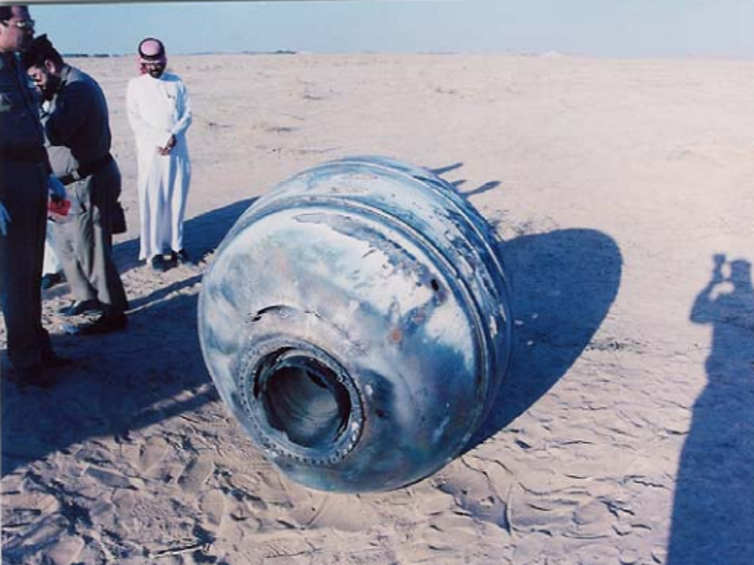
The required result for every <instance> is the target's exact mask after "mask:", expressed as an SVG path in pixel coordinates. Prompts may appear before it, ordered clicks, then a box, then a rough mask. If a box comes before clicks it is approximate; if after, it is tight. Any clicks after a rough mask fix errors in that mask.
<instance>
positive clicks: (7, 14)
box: [0, 4, 29, 22]
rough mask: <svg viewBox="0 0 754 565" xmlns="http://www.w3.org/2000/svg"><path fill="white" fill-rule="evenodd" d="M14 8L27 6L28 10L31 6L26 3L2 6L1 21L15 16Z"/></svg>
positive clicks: (0, 8)
mask: <svg viewBox="0 0 754 565" xmlns="http://www.w3.org/2000/svg"><path fill="white" fill-rule="evenodd" d="M13 8H25V9H26V10H27V11H28V10H29V7H28V6H27V5H26V4H15V5H11V6H6V5H3V6H0V22H6V21H8V20H10V19H11V18H12V17H13Z"/></svg>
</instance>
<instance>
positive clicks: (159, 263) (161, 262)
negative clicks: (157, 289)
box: [149, 255, 170, 273]
mask: <svg viewBox="0 0 754 565" xmlns="http://www.w3.org/2000/svg"><path fill="white" fill-rule="evenodd" d="M149 267H150V268H151V269H152V270H153V271H157V272H160V273H164V272H165V271H167V270H168V269H169V268H170V265H169V264H168V262H167V261H165V257H163V256H162V255H155V256H154V257H152V258H151V259H150V260H149Z"/></svg>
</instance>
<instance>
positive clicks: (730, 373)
mask: <svg viewBox="0 0 754 565" xmlns="http://www.w3.org/2000/svg"><path fill="white" fill-rule="evenodd" d="M725 264H726V261H725V258H724V256H722V255H717V256H715V267H714V269H713V271H712V277H711V279H710V282H709V283H708V284H707V286H706V287H705V288H704V289H702V291H701V292H700V293H699V295H698V296H697V298H696V300H695V302H694V305H693V307H692V309H691V315H690V318H691V321H692V322H694V323H696V324H710V325H711V326H712V332H713V334H712V348H711V351H710V354H709V357H707V362H706V370H707V379H708V384H707V387H706V388H705V389H704V391H703V392H702V393H701V394H700V395H699V397H698V398H697V400H696V402H695V403H694V408H693V410H694V411H693V419H692V423H691V428H690V430H689V434H688V438H687V439H686V443H685V444H684V446H683V452H682V453H681V460H680V465H679V469H678V475H677V479H676V489H675V498H674V502H673V515H672V525H671V533H670V544H669V550H668V559H667V564H668V565H709V564H711V563H721V564H725V565H750V564H751V563H752V562H754V288H752V282H751V263H749V262H748V261H743V260H737V261H732V262H731V263H729V264H728V266H729V268H730V276H729V277H727V278H726V277H724V276H723V272H722V269H723V266H724V265H725Z"/></svg>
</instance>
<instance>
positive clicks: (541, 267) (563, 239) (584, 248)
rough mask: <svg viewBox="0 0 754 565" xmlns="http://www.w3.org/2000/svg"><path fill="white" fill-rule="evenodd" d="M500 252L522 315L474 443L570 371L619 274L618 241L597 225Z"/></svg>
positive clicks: (522, 240) (516, 311) (521, 241)
mask: <svg viewBox="0 0 754 565" xmlns="http://www.w3.org/2000/svg"><path fill="white" fill-rule="evenodd" d="M499 255H500V256H501V258H502V259H503V260H504V265H505V270H506V274H507V276H508V277H509V282H510V290H511V296H510V299H511V304H512V306H513V317H514V320H516V321H517V324H516V325H515V326H514V330H513V355H512V359H511V364H510V366H509V368H508V373H507V375H506V378H505V381H504V382H503V384H502V386H501V387H500V390H499V392H498V394H497V397H496V399H495V400H494V402H493V404H492V407H491V409H490V411H489V413H488V415H487V418H486V419H485V420H484V421H483V422H482V425H481V426H480V428H479V430H478V431H477V433H476V434H475V436H474V437H473V438H472V440H471V442H470V443H469V449H471V448H473V447H474V446H476V445H478V444H479V443H481V442H482V441H484V440H486V439H487V438H489V437H490V436H492V435H494V434H495V433H496V432H498V431H499V430H501V429H502V428H504V427H505V426H507V425H508V424H509V423H510V422H512V421H513V420H515V419H516V418H517V417H518V416H519V415H521V414H522V413H523V412H524V411H526V410H527V409H528V408H529V407H530V406H532V405H533V404H534V403H535V402H536V401H537V400H538V399H539V398H540V397H542V396H543V395H544V394H545V393H546V392H547V391H548V390H549V389H550V388H551V387H552V386H553V385H554V384H555V383H556V382H557V381H558V380H559V379H560V378H561V377H562V376H563V375H564V374H565V373H566V371H568V369H569V367H570V366H571V365H572V364H573V363H574V361H576V359H578V357H579V355H581V352H582V351H583V350H584V348H585V347H586V346H587V344H588V343H589V342H590V340H591V339H592V336H593V335H594V334H595V332H596V331H597V329H598V328H599V327H600V325H601V323H602V321H603V319H604V318H605V316H606V315H607V312H608V310H609V309H610V305H611V304H612V303H613V301H614V300H615V297H616V295H617V292H618V287H619V285H620V280H621V270H622V259H621V254H620V251H619V249H618V246H617V245H616V243H615V241H614V240H613V239H612V238H611V237H609V236H607V235H605V234H604V233H602V232H599V231H595V230H589V229H568V230H560V231H553V232H550V233H545V234H539V235H526V236H521V237H517V238H516V239H513V240H511V241H509V242H506V243H504V244H502V248H501V250H500V254H499Z"/></svg>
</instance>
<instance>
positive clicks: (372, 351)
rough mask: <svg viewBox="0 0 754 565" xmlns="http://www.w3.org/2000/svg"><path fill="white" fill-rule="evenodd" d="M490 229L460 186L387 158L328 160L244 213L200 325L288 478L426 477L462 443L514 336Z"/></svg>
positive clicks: (377, 485) (387, 482)
mask: <svg viewBox="0 0 754 565" xmlns="http://www.w3.org/2000/svg"><path fill="white" fill-rule="evenodd" d="M496 245H497V240H496V238H495V236H494V234H493V232H492V230H491V229H490V227H489V226H488V224H487V223H486V222H485V220H484V219H483V218H482V217H481V215H479V214H478V213H477V212H476V211H475V210H474V209H473V207H472V206H471V205H470V204H469V203H468V202H467V201H466V200H465V199H464V198H462V197H461V196H460V195H459V194H458V193H457V192H456V190H455V188H454V187H453V186H452V185H450V184H448V183H447V182H446V181H444V180H442V179H440V178H439V177H437V176H436V175H434V174H433V173H432V172H430V171H428V170H426V169H423V168H419V167H415V166H412V165H408V164H406V163H403V162H400V161H396V160H392V159H387V158H382V157H354V158H346V159H341V160H338V161H333V162H329V163H324V164H322V165H320V166H317V167H314V168H313V169H310V170H307V171H304V172H302V173H300V174H298V175H296V176H295V177H293V178H291V179H290V180H288V181H285V182H283V183H282V184H280V185H278V186H277V187H276V188H275V189H273V190H271V191H270V192H269V193H267V194H265V195H264V196H263V197H262V198H260V199H259V200H258V201H257V202H255V203H254V204H253V205H252V206H251V207H250V208H249V209H248V210H247V211H246V212H245V214H244V215H243V216H242V217H241V218H240V219H239V220H238V222H236V224H235V225H234V226H233V228H232V229H231V230H230V232H229V233H228V235H227V236H226V238H225V239H224V241H223V242H222V244H221V245H220V247H219V248H218V250H217V252H216V254H215V257H214V259H213V261H212V264H211V267H210V268H209V269H208V271H207V273H206V274H205V275H204V279H203V284H202V291H201V294H200V299H199V335H200V341H201V346H202V352H203V354H204V359H205V362H206V364H207V367H208V368H209V371H210V374H211V375H212V378H213V380H214V382H215V385H216V386H217V389H218V391H219V393H220V396H221V397H222V399H223V401H224V402H225V403H226V404H227V405H228V406H229V407H230V409H231V411H232V412H233V414H234V415H235V416H236V417H237V418H238V420H239V421H240V422H241V423H242V424H243V426H244V428H245V429H246V431H247V432H248V434H249V435H250V436H251V438H252V439H253V440H254V441H255V442H256V443H257V444H258V445H259V446H260V447H261V448H262V449H263V450H264V452H265V454H266V455H267V457H268V458H269V459H270V461H272V462H273V463H274V464H275V465H276V466H277V467H279V468H280V469H281V470H282V471H283V472H284V473H285V474H286V475H288V476H289V477H290V478H291V479H293V480H294V481H297V482H299V483H302V484H304V485H306V486H308V487H311V488H315V489H319V490H329V491H343V492H361V491H377V490H390V489H395V488H399V487H402V486H405V485H407V484H410V483H413V482H415V481H418V480H420V479H422V478H424V477H427V476H429V475H430V474H432V473H434V472H435V471H437V470H438V469H440V468H441V467H442V466H443V465H445V464H446V463H447V462H449V461H450V460H452V459H453V457H455V456H456V455H458V453H459V452H460V451H461V450H462V449H463V448H464V447H465V445H466V444H467V442H468V441H469V439H470V437H471V435H472V434H473V433H474V431H475V430H476V428H477V427H478V425H479V423H480V421H481V420H482V418H483V417H484V415H485V413H486V411H487V409H488V408H489V406H490V405H491V403H492V401H493V400H494V396H495V393H496V391H497V388H498V385H499V384H500V382H501V380H502V378H503V375H504V373H505V369H506V366H507V364H508V359H509V356H510V350H511V323H510V320H511V317H510V312H509V308H510V305H509V302H508V296H507V293H506V282H505V277H504V274H503V269H502V266H501V263H500V260H499V258H498V256H497V254H496Z"/></svg>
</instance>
